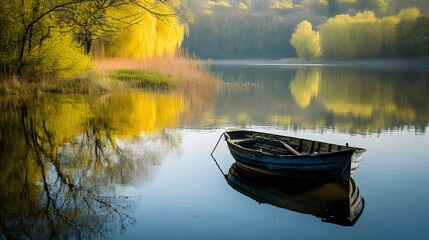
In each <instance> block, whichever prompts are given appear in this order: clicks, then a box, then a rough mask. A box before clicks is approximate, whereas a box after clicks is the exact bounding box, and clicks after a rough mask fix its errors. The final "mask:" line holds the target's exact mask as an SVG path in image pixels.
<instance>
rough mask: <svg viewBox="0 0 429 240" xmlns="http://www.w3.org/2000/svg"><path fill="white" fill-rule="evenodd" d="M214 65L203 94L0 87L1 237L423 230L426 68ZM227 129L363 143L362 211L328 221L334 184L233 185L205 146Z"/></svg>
mask: <svg viewBox="0 0 429 240" xmlns="http://www.w3.org/2000/svg"><path fill="white" fill-rule="evenodd" d="M211 69H212V70H213V71H214V72H216V73H218V74H220V75H221V76H222V79H223V81H225V82H228V84H226V85H225V86H224V87H223V88H222V89H221V90H220V91H219V92H215V93H213V94H199V93H193V94H192V95H186V96H185V95H183V94H181V93H175V92H170V93H160V92H140V93H116V94H109V95H105V96H101V97H82V96H44V97H40V98H35V99H24V100H16V99H3V100H2V101H1V104H0V105H1V106H0V107H1V111H2V114H1V115H0V131H1V132H0V153H1V157H0V163H1V165H0V166H1V168H0V173H1V174H0V179H1V181H0V186H1V188H0V190H1V195H0V205H1V206H0V216H1V217H0V224H1V229H0V231H1V232H0V233H1V239H7V238H35V239H45V238H115V239H116V238H119V239H143V238H146V239H286V238H291V239H310V238H311V239H314V238H319V239H344V238H347V239H381V238H382V239H426V237H427V236H428V235H429V228H428V223H427V221H426V220H427V216H428V214H429V204H428V203H429V188H428V187H427V186H428V185H429V174H428V172H429V152H428V149H429V133H428V132H429V68H427V67H419V68H417V67H398V66H378V67H365V66H332V65H331V66H323V65H313V66H311V65H310V66H293V65H271V64H265V63H264V64H259V65H258V64H256V65H255V64H235V63H229V64H213V65H212V66H211ZM229 128H245V129H252V130H257V131H264V132H270V133H276V134H281V135H291V136H297V137H302V138H307V139H316V140H321V141H325V142H331V143H337V144H345V143H349V145H351V146H356V147H362V148H365V149H367V152H366V153H365V154H364V155H363V159H362V161H361V163H360V165H359V168H358V169H357V170H356V172H355V173H354V174H353V176H352V177H353V180H354V182H355V184H356V186H357V188H358V189H359V193H360V195H361V198H362V199H364V200H362V202H364V208H363V210H362V212H361V213H360V215H359V216H358V218H356V219H355V222H354V223H353V224H351V225H352V226H343V225H341V224H338V223H336V222H329V221H328V222H327V221H326V220H327V219H326V216H325V215H323V211H325V212H326V211H328V210H329V209H328V210H327V205H329V204H331V203H334V205H336V204H337V203H336V202H335V201H334V200H331V199H330V198H331V197H332V198H333V197H334V196H335V191H337V190H338V188H339V187H338V186H336V185H335V183H330V184H327V185H321V186H318V187H316V188H310V189H301V187H300V186H296V185H294V186H280V187H278V186H277V188H274V187H273V186H269V185H266V184H265V185H264V184H260V183H258V182H254V183H252V181H250V180H249V181H250V182H246V183H247V184H248V185H249V186H250V187H249V188H250V189H248V191H247V192H246V191H244V190H243V191H238V190H236V189H237V188H233V187H232V186H233V184H231V182H230V184H231V185H230V184H229V183H228V182H227V180H226V178H225V177H224V176H223V175H222V171H223V172H224V173H226V174H227V173H228V172H229V171H230V168H232V169H231V171H232V172H234V166H233V163H234V159H233V158H232V157H231V155H230V153H229V151H228V149H227V146H226V143H225V141H221V142H220V143H219V145H218V147H217V148H216V150H215V152H214V154H213V155H214V159H213V158H212V157H211V156H210V152H211V151H212V149H213V148H214V146H215V144H216V142H217V140H218V139H219V137H220V135H221V134H222V132H223V131H224V130H226V129H229ZM217 164H218V165H219V167H218V166H217ZM251 183H252V184H254V185H252V184H251ZM267 189H274V190H273V191H275V192H276V193H279V196H280V197H284V199H274V200H273V199H261V197H260V196H261V194H260V193H261V192H262V193H264V191H266V190H267ZM338 191H340V190H338ZM258 194H259V195H258ZM258 196H259V198H258ZM331 205H332V204H331ZM321 212H322V213H321ZM321 214H322V215H323V216H321ZM329 214H335V213H329ZM322 220H323V221H322Z"/></svg>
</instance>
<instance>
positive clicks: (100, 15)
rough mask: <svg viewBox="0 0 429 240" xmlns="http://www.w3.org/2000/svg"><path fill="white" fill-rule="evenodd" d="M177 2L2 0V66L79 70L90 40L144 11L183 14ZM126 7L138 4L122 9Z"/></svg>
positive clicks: (129, 22) (138, 19) (16, 69)
mask: <svg viewBox="0 0 429 240" xmlns="http://www.w3.org/2000/svg"><path fill="white" fill-rule="evenodd" d="M177 2H178V1H176V0H164V1H156V0H110V1H106V0H57V1H50V0H10V1H7V2H5V3H3V4H1V6H0V23H1V25H0V26H1V27H0V33H1V34H0V42H1V43H0V44H1V49H0V57H1V60H0V65H1V67H2V68H3V69H4V71H5V72H8V73H15V74H18V75H21V74H22V72H23V70H26V69H30V70H31V69H35V70H36V71H41V72H48V73H53V74H56V75H60V76H61V75H63V76H67V75H70V73H71V74H77V73H83V72H84V71H85V70H86V69H88V67H89V65H88V64H87V63H89V58H88V56H86V54H87V53H88V51H89V49H90V46H91V43H92V41H94V40H96V39H107V38H108V37H110V36H113V35H115V34H118V33H119V32H120V31H122V30H123V29H125V28H128V27H130V26H134V25H139V24H141V22H142V21H143V20H144V19H145V18H146V17H147V16H148V15H150V16H152V17H153V18H155V19H159V20H161V21H165V22H168V21H169V19H167V17H174V18H176V17H179V16H181V17H185V16H186V14H177V13H178V8H179V5H178V3H177ZM160 5H163V6H165V8H161V7H159V6H160ZM130 7H132V8H134V9H137V10H136V11H133V12H127V11H126V10H127V8H130ZM166 10H168V12H166ZM147 37H149V36H147ZM85 50H86V51H85ZM65 51H68V52H65ZM82 63H83V65H82ZM76 66H78V67H76Z"/></svg>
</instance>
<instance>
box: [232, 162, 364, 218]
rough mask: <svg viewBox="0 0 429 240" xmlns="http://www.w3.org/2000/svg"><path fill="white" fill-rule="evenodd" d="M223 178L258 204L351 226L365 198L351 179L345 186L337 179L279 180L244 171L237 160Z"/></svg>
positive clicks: (362, 207) (359, 213)
mask: <svg viewBox="0 0 429 240" xmlns="http://www.w3.org/2000/svg"><path fill="white" fill-rule="evenodd" d="M225 178H226V180H227V182H228V184H229V185H230V186H231V187H232V188H233V189H235V190H236V191H238V192H239V193H241V194H243V195H245V196H247V197H250V198H251V199H253V200H255V201H257V202H258V203H260V204H261V203H262V204H270V205H273V206H276V207H279V208H283V209H287V210H290V211H294V212H298V213H303V214H311V215H313V216H315V217H317V218H320V219H321V221H323V222H328V223H333V224H338V225H342V226H353V225H354V224H355V223H356V222H357V221H358V219H359V217H360V216H361V215H362V212H363V209H364V204H365V202H364V199H363V198H362V196H361V194H360V192H359V188H358V187H357V186H356V183H355V182H354V180H353V179H350V182H349V187H348V188H347V187H344V186H343V185H341V184H340V183H338V182H330V183H316V184H302V182H294V181H278V179H271V178H267V177H266V176H263V175H260V174H255V173H251V172H249V171H246V170H244V169H242V168H240V167H238V166H237V164H236V163H234V164H233V165H232V166H231V168H230V169H229V172H228V175H226V176H225Z"/></svg>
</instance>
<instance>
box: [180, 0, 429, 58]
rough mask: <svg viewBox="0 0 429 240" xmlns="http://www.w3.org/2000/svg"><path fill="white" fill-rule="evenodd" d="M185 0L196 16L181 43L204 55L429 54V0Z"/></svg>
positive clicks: (400, 56)
mask: <svg viewBox="0 0 429 240" xmlns="http://www.w3.org/2000/svg"><path fill="white" fill-rule="evenodd" d="M183 4H186V5H187V6H188V8H189V9H190V11H191V12H192V13H194V21H193V23H190V24H189V34H188V35H187V36H186V37H185V39H184V41H183V44H182V46H183V47H184V48H185V49H187V50H188V51H189V52H190V53H191V54H195V55H196V56H198V57H200V58H202V59H207V58H214V59H221V58H230V59H233V58H267V59H282V58H296V57H301V58H304V59H305V58H307V60H309V59H315V58H318V59H325V60H326V59H369V58H387V57H389V58H402V57H407V58H410V57H425V56H428V54H429V53H428V51H429V48H428V44H429V27H428V26H429V17H428V16H427V14H428V13H429V1H427V0H408V1H403V0H280V1H277V0H225V1H200V0H188V1H185V2H183ZM303 21H306V24H302V25H301V36H296V38H297V39H298V40H297V41H295V44H292V43H291V39H292V35H293V34H294V33H295V31H296V29H297V26H298V24H300V23H302V22H303ZM307 22H308V23H309V24H308V23H307ZM299 39H301V40H299ZM311 48H313V49H311Z"/></svg>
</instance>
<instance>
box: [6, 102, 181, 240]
mask: <svg viewBox="0 0 429 240" xmlns="http://www.w3.org/2000/svg"><path fill="white" fill-rule="evenodd" d="M161 110H162V109H161ZM94 112H96V111H93V110H92V109H91V107H90V104H89V103H88V101H86V100H83V99H81V98H79V97H72V98H64V99H63V98H57V97H53V98H43V99H37V100H36V101H35V102H33V103H31V104H29V106H27V107H21V108H6V109H4V111H3V114H2V118H1V119H0V129H1V134H0V136H1V137H0V153H1V156H0V163H1V166H2V169H1V175H0V191H1V192H2V194H1V196H0V202H1V206H0V213H1V214H0V224H1V231H0V235H1V236H5V237H7V238H13V239H15V238H30V239H33V238H36V239H45V238H77V239H81V238H96V237H97V238H98V237H102V238H106V237H109V236H110V235H112V234H113V233H114V232H115V231H116V230H120V231H121V233H123V232H124V231H126V230H127V228H128V227H129V226H131V225H133V224H134V222H135V219H134V218H133V216H132V212H133V210H134V205H133V200H132V199H131V198H128V197H126V196H122V197H120V196H115V193H114V192H115V186H116V185H118V184H124V185H129V184H137V183H140V182H141V181H145V180H148V179H150V176H151V168H152V166H154V165H159V164H160V161H161V154H162V153H161V152H165V151H160V149H161V148H162V147H163V146H165V145H167V146H169V148H172V149H174V148H175V147H177V146H178V144H179V142H180V138H179V137H177V136H175V135H174V134H172V133H170V132H168V131H160V134H152V135H144V134H143V135H141V136H134V137H133V138H125V137H124V136H122V139H120V140H118V138H117V137H116V136H114V135H113V134H112V131H111V127H110V126H109V122H106V121H104V120H100V118H102V116H97V115H95V114H94ZM167 122H168V121H167ZM118 142H119V143H118ZM120 145H123V146H120ZM136 146H138V148H137V147H136ZM137 149H138V150H137Z"/></svg>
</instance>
